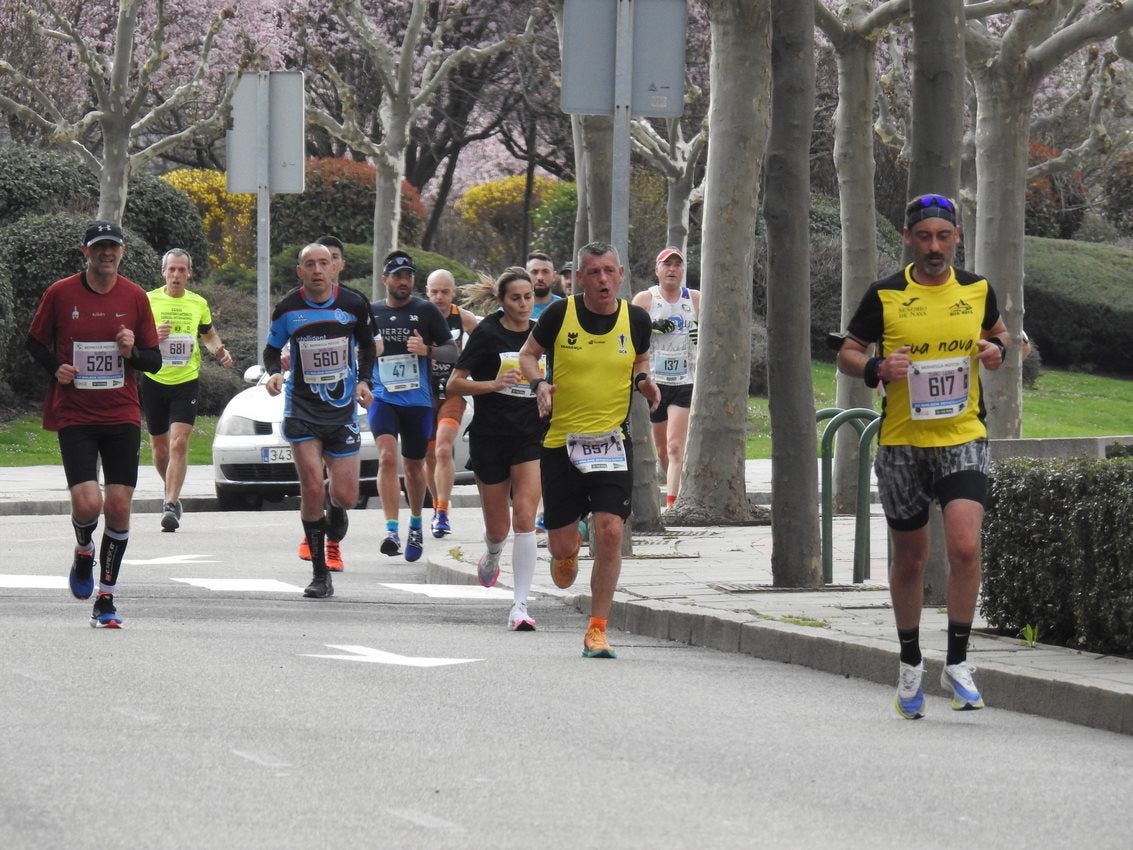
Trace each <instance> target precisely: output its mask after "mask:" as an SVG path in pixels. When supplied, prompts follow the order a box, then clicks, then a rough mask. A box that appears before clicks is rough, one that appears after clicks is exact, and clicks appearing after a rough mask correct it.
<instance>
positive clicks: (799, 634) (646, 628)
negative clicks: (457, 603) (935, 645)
mask: <svg viewBox="0 0 1133 850" xmlns="http://www.w3.org/2000/svg"><path fill="white" fill-rule="evenodd" d="M458 563H459V562H456V561H449V560H439V561H434V560H432V559H429V562H428V565H427V567H426V578H425V580H426V582H428V583H430V584H477V581H476V576H475V573H474V572H470V571H469V569H466V568H462V567H461V566H457V564H458ZM540 593H542V594H543V595H545V596H557V597H558V598H559V600H560V601H561V602H562V603H563V604H564V605H567V606H568V607H570V608H573V609H575V610H576V611H578V612H580V613H582V614H587V613H588V612H589V610H590V601H591V598H590V594H589V593H586V592H581V593H571V592H569V591H562V592H558V593H555V592H548V591H546V590H545V589H540ZM609 622H610V625H611V626H613V627H614V628H616V629H619V630H621V631H624V632H627V633H629V634H636V635H642V636H645V637H651V638H656V639H658V640H669V641H674V642H676V643H683V644H687V645H689V646H702V647H705V648H707V649H715V650H718V651H720V652H736V653H740V654H743V655H750V656H752V657H753V658H761V659H764V660H766V661H778V662H781V663H783V664H797V665H798V666H800V667H807V668H810V669H812V670H819V671H821V672H824V673H832V674H835V675H840V676H845V677H847V678H854V679H863V680H865V681H867V682H873V683H874V684H878V685H885V686H889V687H892V686H893V684H894V681H895V678H896V677H895V673H896V668H897V661H898V657H897V652H896V651H895V648H894V646H893V643H892V642H891V641H884V640H878V639H875V638H868V637H861V636H855V635H849V634H845V633H842V632H837V631H833V630H829V629H818V628H814V627H810V626H797V625H793V624H791V623H781V622H776V621H768V620H760V619H757V618H754V617H752V616H751V615H749V614H738V613H733V612H730V611H716V610H711V611H710V610H706V609H704V608H700V607H698V606H695V605H683V604H679V603H671V602H657V601H654V600H651V599H642V598H640V597H632V596H630V595H628V594H625V593H622V592H620V591H619V592H618V593H615V594H614V604H613V610H612V611H611V613H610V620H609ZM1052 649H1061V650H1062V651H1064V652H1070V653H1073V652H1074V650H1069V649H1063V648H1061V647H1052ZM944 659H945V656H944V653H943V652H940V651H935V650H927V649H926V650H924V660H925V677H926V679H925V684H926V689H929V690H930V691H931V690H933V689H934V686H935V683H936V682H937V680H938V679H939V678H940V673H941V670H942V669H943V666H944ZM979 673H980V687H981V689H982V691H983V693H984V694H987V695H991V696H990V701H991V706H992V707H994V708H997V709H1001V710H1004V711H1015V712H1019V713H1022V714H1033V715H1036V716H1038V717H1045V718H1048V719H1051V720H1061V721H1063V722H1065V723H1073V724H1075V725H1078V726H1089V727H1092V728H1095V729H1102V730H1105V731H1108V732H1117V733H1119V734H1124V735H1133V688H1128V687H1125V686H1122V685H1120V684H1117V683H1113V684H1111V685H1109V686H1106V685H1103V684H1097V683H1096V682H1095V681H1093V680H1092V681H1091V682H1089V683H1087V682H1075V681H1068V680H1067V678H1066V676H1065V674H1063V675H1061V676H1055V675H1053V674H1051V673H1047V672H1043V671H1033V670H1021V669H1018V668H1016V667H1012V666H1010V665H1005V664H1000V663H997V662H996V661H994V660H990V659H984V660H981V662H980V664H979Z"/></svg>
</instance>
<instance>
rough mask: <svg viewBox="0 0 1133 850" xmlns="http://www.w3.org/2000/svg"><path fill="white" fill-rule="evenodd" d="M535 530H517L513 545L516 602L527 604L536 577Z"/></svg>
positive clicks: (512, 565)
mask: <svg viewBox="0 0 1133 850" xmlns="http://www.w3.org/2000/svg"><path fill="white" fill-rule="evenodd" d="M535 551H536V549H535V532H534V531H517V532H516V533H515V538H514V540H513V541H512V545H511V569H512V572H513V573H514V574H515V604H516V605H524V606H525V605H527V594H528V593H529V592H530V591H531V582H532V581H534V579H535Z"/></svg>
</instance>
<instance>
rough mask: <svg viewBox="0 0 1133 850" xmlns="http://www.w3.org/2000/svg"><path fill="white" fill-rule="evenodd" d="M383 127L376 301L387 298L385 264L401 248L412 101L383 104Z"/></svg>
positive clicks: (393, 100) (376, 200) (377, 200)
mask: <svg viewBox="0 0 1133 850" xmlns="http://www.w3.org/2000/svg"><path fill="white" fill-rule="evenodd" d="M381 114H382V126H383V127H384V128H385V138H383V139H382V143H381V146H380V148H379V152H380V154H379V156H376V157H374V170H375V171H376V172H377V184H376V186H375V192H374V284H373V297H374V300H375V301H378V300H381V299H382V298H385V296H386V291H385V286H383V285H382V260H383V259H384V258H385V256H386V255H387V254H388V253H389V252H390V251H393V250H394V249H396V248H397V247H398V245H397V232H398V227H399V225H400V224H401V180H402V177H403V176H404V174H405V149H406V148H407V147H408V145H409V123H410V120H411V114H410V107H409V103H408V99H407V98H406V99H402V98H398V97H392V98H391V103H389V104H383V106H382V110H381Z"/></svg>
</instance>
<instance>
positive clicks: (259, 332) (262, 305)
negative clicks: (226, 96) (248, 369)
mask: <svg viewBox="0 0 1133 850" xmlns="http://www.w3.org/2000/svg"><path fill="white" fill-rule="evenodd" d="M270 143H271V77H270V75H269V73H268V72H267V71H260V72H258V73H257V74H256V153H257V157H256V184H257V185H256V339H257V340H259V341H260V343H261V344H262V343H264V342H265V341H266V340H267V338H268V324H269V321H270V314H269V312H268V311H269V309H270V307H269V304H268V301H269V300H270V298H271V155H270ZM257 359H258V360H259V362H260V365H261V366H262V365H263V348H262V347H261V348H260V350H259V352H257Z"/></svg>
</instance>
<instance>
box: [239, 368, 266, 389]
mask: <svg viewBox="0 0 1133 850" xmlns="http://www.w3.org/2000/svg"><path fill="white" fill-rule="evenodd" d="M265 374H266V373H265V372H264V367H263V366H261V365H260V364H258V363H257V364H256V365H254V366H249V367H248V368H247V369H245V370H244V383H246V384H258V383H259V382H260V379H261V378H263V377H264V375H265Z"/></svg>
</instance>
